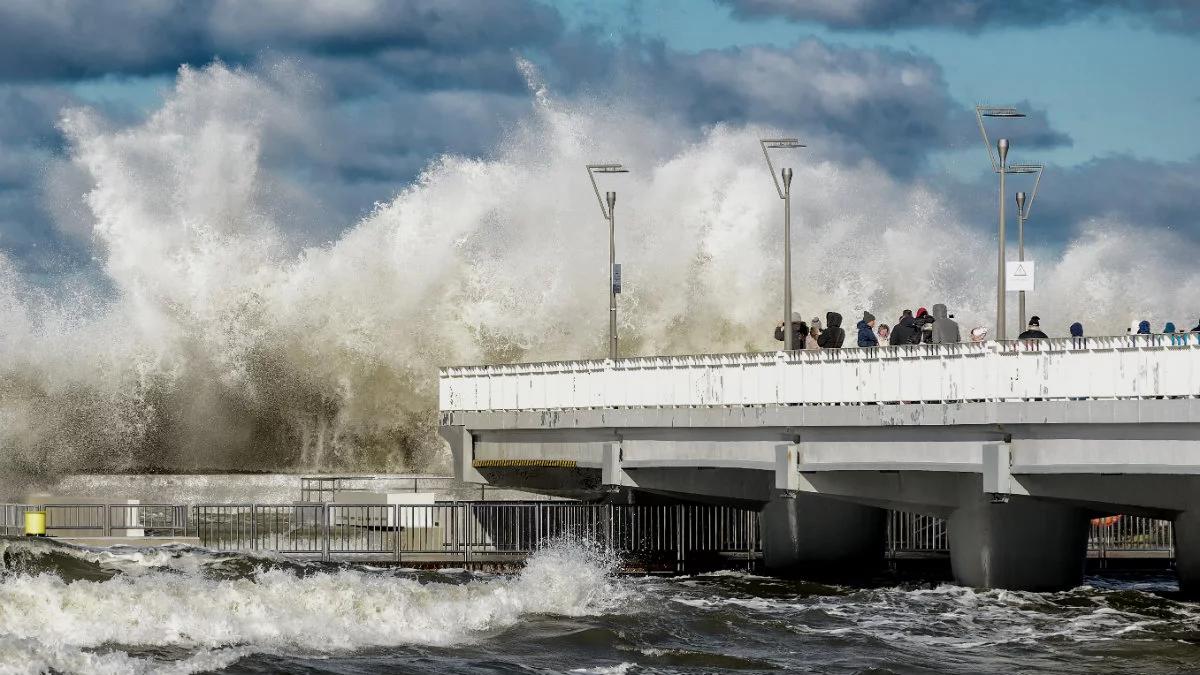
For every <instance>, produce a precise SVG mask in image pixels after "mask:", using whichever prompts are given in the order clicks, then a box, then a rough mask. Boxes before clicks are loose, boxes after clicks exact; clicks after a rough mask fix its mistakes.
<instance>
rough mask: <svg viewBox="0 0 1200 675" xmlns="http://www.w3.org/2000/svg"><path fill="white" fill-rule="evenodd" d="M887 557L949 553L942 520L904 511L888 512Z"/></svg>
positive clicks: (946, 533)
mask: <svg viewBox="0 0 1200 675" xmlns="http://www.w3.org/2000/svg"><path fill="white" fill-rule="evenodd" d="M886 536H887V550H888V555H889V556H890V557H892V558H896V557H897V556H898V554H901V553H905V554H913V553H915V554H933V553H939V554H940V553H946V554H948V553H949V552H950V534H949V531H948V528H947V523H946V520H945V519H944V518H938V517H937V516H928V515H925V514H921V513H908V512H906V511H888V516H887V535H886Z"/></svg>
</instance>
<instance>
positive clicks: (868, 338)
mask: <svg viewBox="0 0 1200 675" xmlns="http://www.w3.org/2000/svg"><path fill="white" fill-rule="evenodd" d="M858 346H859V347H878V346H879V338H877V337H875V315H874V314H872V313H870V312H863V318H862V320H861V321H859V322H858Z"/></svg>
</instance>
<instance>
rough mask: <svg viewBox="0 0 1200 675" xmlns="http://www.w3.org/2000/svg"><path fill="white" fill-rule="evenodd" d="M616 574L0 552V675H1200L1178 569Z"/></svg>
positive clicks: (587, 556) (560, 550) (554, 557)
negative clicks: (1009, 575) (977, 583)
mask: <svg viewBox="0 0 1200 675" xmlns="http://www.w3.org/2000/svg"><path fill="white" fill-rule="evenodd" d="M619 566H620V561H619V560H617V559H615V558H613V557H611V556H609V555H607V554H605V553H604V552H603V551H601V550H600V549H598V548H596V547H594V546H589V545H587V544H585V543H580V542H567V541H563V542H556V543H554V544H553V545H550V546H548V547H547V548H546V549H544V550H543V551H541V552H539V553H538V554H536V555H535V556H534V557H533V558H532V559H531V560H530V561H529V563H528V564H527V565H526V566H525V567H524V568H523V569H522V570H521V571H520V572H517V573H512V574H484V573H477V572H468V571H464V570H443V571H438V572H430V571H417V570H410V569H397V568H384V567H377V566H371V565H364V564H352V563H320V562H297V561H294V560H288V559H284V558H280V557H272V556H248V555H241V554H229V553H215V552H211V551H207V550H204V549H198V548H194V547H187V546H179V545H174V546H166V547H158V548H127V549H122V548H116V549H108V550H100V549H94V550H93V549H84V548H75V547H68V546H66V545H63V544H60V543H56V542H53V541H49V540H35V539H20V538H9V539H3V540H0V673H46V672H54V673H172V674H183V673H208V672H214V673H305V674H317V673H332V674H338V675H350V674H363V673H481V674H482V673H522V674H528V673H595V674H610V673H611V674H634V673H789V672H798V673H846V674H850V673H871V674H877V675H882V674H885V673H1008V672H1014V673H1015V672H1020V673H1101V672H1128V673H1133V672H1136V673H1186V672H1200V605H1198V604H1196V603H1192V602H1186V601H1184V600H1182V599H1181V598H1180V597H1178V588H1177V586H1176V583H1175V580H1174V577H1173V576H1171V575H1170V574H1166V575H1149V576H1147V575H1139V576H1125V577H1103V576H1097V577H1089V578H1087V579H1086V580H1085V582H1084V585H1082V586H1080V587H1079V588H1075V589H1073V590H1070V591H1065V592H1060V593H1023V592H1012V591H998V590H992V591H986V590H977V589H970V588H963V587H958V586H954V585H950V584H948V583H945V582H940V581H922V580H908V581H897V580H890V579H882V580H880V581H878V582H875V583H868V584H865V585H856V586H846V585H834V584H823V583H816V582H812V581H805V580H785V579H777V578H771V577H766V576H758V575H755V574H750V573H746V572H716V573H709V574H699V575H692V576H676V577H652V576H625V575H620V574H618V573H617V569H618V568H619Z"/></svg>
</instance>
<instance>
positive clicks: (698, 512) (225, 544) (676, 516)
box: [192, 502, 760, 569]
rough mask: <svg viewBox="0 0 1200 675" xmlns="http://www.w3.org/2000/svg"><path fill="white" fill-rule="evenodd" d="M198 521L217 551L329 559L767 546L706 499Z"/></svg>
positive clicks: (748, 551) (673, 562) (656, 555)
mask: <svg viewBox="0 0 1200 675" xmlns="http://www.w3.org/2000/svg"><path fill="white" fill-rule="evenodd" d="M192 522H193V532H194V533H195V536H196V537H198V538H199V540H200V543H201V544H202V545H203V546H205V547H208V548H211V549H214V550H218V551H271V552H277V553H284V554H298V555H314V556H319V557H321V558H322V559H333V558H345V557H364V556H369V557H371V558H373V559H382V558H388V559H393V560H395V561H397V562H403V561H405V560H409V561H414V562H424V561H431V562H447V561H451V562H452V561H459V562H462V563H471V562H482V561H490V562H503V561H506V560H507V561H511V560H515V559H520V558H522V557H524V556H527V555H530V554H532V553H534V552H536V551H537V550H539V549H540V548H542V547H543V546H545V545H546V544H547V542H554V541H556V540H559V539H564V538H579V539H586V540H589V541H595V542H597V543H599V544H602V545H604V546H606V547H607V548H610V549H612V550H614V551H620V552H622V553H628V554H633V555H634V556H635V557H637V558H638V559H639V560H641V561H643V562H658V563H661V564H663V565H667V566H674V567H676V568H678V569H682V568H683V566H684V565H685V564H686V563H687V562H688V561H689V560H691V559H694V558H695V557H696V556H697V555H700V556H706V557H711V556H713V555H725V556H727V557H728V556H733V558H734V559H735V560H745V561H747V562H750V561H753V560H754V559H755V558H756V557H757V554H758V552H759V550H760V546H759V532H758V517H757V513H756V512H754V511H747V510H743V509H735V508H731V507H723V506H707V505H674V506H619V505H606V504H578V503H544V502H534V503H514V502H457V503H443V504H435V505H398V504H390V505H369V504H333V503H297V504H290V505H278V504H202V505H197V506H195V507H193V514H192Z"/></svg>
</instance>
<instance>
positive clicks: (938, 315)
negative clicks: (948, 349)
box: [932, 304, 962, 345]
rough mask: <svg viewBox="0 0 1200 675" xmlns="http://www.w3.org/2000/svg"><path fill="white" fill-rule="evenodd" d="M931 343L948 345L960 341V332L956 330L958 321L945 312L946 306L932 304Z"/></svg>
mask: <svg viewBox="0 0 1200 675" xmlns="http://www.w3.org/2000/svg"><path fill="white" fill-rule="evenodd" d="M932 314H933V338H932V340H933V344H935V345H949V344H954V343H956V342H962V334H961V333H960V332H959V330H958V322H957V321H955V320H954V319H951V318H950V315H949V314H947V313H946V306H945V305H943V304H937V305H934V306H933V312H932Z"/></svg>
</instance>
